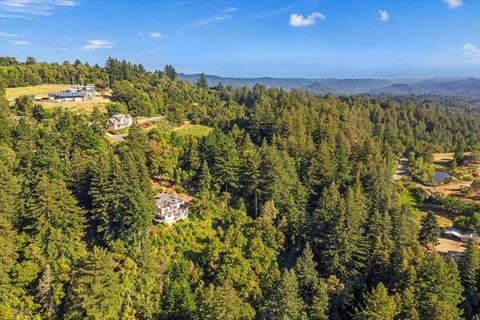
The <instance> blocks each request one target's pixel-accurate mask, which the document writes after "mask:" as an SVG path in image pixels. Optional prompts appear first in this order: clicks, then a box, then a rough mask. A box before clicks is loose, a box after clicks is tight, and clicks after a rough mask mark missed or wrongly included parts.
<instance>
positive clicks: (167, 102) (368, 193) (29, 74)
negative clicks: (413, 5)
mask: <svg viewBox="0 0 480 320" xmlns="http://www.w3.org/2000/svg"><path fill="white" fill-rule="evenodd" d="M80 82H84V83H94V84H98V85H100V86H102V87H103V86H106V87H109V88H110V89H111V90H112V97H113V99H114V100H115V101H114V102H112V103H111V104H109V105H108V106H107V111H108V112H105V113H102V112H101V111H100V110H99V109H95V110H94V111H93V112H92V113H91V114H88V115H86V114H73V113H72V112H69V111H68V110H67V109H65V108H61V107H59V108H56V109H55V110H53V111H46V110H44V108H43V107H42V106H40V105H37V104H35V102H34V101H31V100H30V99H29V98H28V97H23V98H18V99H17V100H16V101H15V102H13V103H9V102H8V101H7V100H6V98H5V95H4V90H3V89H2V90H1V94H0V248H1V250H0V318H1V319H285V320H286V319H319V320H320V319H412V320H415V319H421V320H423V319H428V320H434V319H435V320H437V319H438V320H454V319H475V320H478V319H479V318H480V248H479V245H478V243H476V242H475V241H474V240H472V241H470V242H469V243H468V245H467V249H466V251H465V253H464V255H463V256H462V257H461V258H460V259H459V260H458V261H454V260H453V259H445V258H444V257H442V256H440V255H439V254H438V253H435V252H431V251H430V250H427V249H426V247H427V246H428V244H429V243H434V242H435V241H436V237H437V233H438V230H437V229H438V228H437V226H436V222H435V217H432V216H427V217H426V218H425V219H424V220H423V221H422V223H421V224H419V223H418V221H417V220H416V219H415V218H414V212H413V209H412V208H411V207H409V205H408V204H403V205H400V201H399V197H400V196H399V190H398V186H397V185H396V184H395V183H394V181H393V180H392V176H393V174H394V172H395V168H396V167H397V164H398V159H399V158H400V157H402V156H405V155H409V156H410V157H412V158H413V159H414V160H415V159H429V158H431V155H432V153H433V152H442V151H445V150H454V149H455V148H456V147H457V146H458V145H460V144H461V145H462V146H463V148H464V151H476V150H478V148H479V146H480V140H479V136H480V118H479V111H478V108H476V106H474V105H470V104H468V103H466V102H464V101H459V100H449V99H435V98H428V99H419V98H410V97H400V98H396V97H374V96H368V95H356V96H348V97H347V96H332V95H322V96H318V95H312V94H306V93H304V92H303V91H300V90H291V91H284V90H281V89H277V88H271V89H267V88H266V87H264V86H261V85H256V86H254V87H253V88H246V87H243V88H232V87H225V86H223V85H221V84H219V85H216V84H209V83H207V81H206V78H205V77H204V76H200V79H199V81H198V82H197V83H196V84H190V83H188V82H186V81H182V80H179V79H178V77H177V74H176V71H175V69H174V68H173V67H172V66H169V65H167V66H166V67H165V69H164V70H162V71H155V72H149V71H146V70H145V69H144V68H143V67H142V66H141V65H135V64H131V63H128V62H125V61H119V60H116V59H112V58H110V59H108V61H107V62H106V65H105V66H104V67H100V66H98V65H96V66H89V65H87V64H83V63H81V62H80V61H76V62H75V63H73V64H70V63H68V62H64V63H62V64H56V63H53V64H48V63H37V62H36V61H35V59H33V58H29V59H27V61H26V62H25V63H20V62H18V61H16V60H15V59H13V58H8V57H3V58H1V59H0V84H1V85H2V86H4V87H13V86H26V85H37V84H42V83H65V84H68V83H80ZM212 85H213V86H212ZM117 112H128V113H130V114H132V115H134V116H153V115H165V117H166V119H167V121H168V122H169V123H172V124H181V123H183V122H184V121H187V120H188V121H191V122H192V123H195V124H203V125H207V126H210V127H212V128H213V130H212V132H211V133H209V134H208V135H206V136H204V137H196V136H189V135H180V134H177V133H176V132H175V131H169V130H165V129H162V127H161V126H159V127H158V128H154V129H151V130H149V131H145V130H143V129H142V128H141V127H140V126H139V125H138V124H134V125H133V126H132V127H130V128H129V132H128V137H127V138H126V141H125V142H121V143H118V144H112V143H111V142H110V141H109V140H107V139H106V138H105V123H106V122H107V120H108V117H109V115H111V114H114V113H117ZM158 177H161V178H162V179H164V180H169V181H171V183H172V184H173V185H174V186H175V187H176V190H177V191H178V192H184V193H188V194H190V195H192V196H193V200H192V201H191V202H190V215H189V218H188V219H187V220H184V221H180V222H176V223H175V224H173V225H170V226H169V225H163V224H153V221H152V219H153V216H154V213H155V203H154V196H155V192H154V190H153V188H152V179H153V178H155V179H157V178H158Z"/></svg>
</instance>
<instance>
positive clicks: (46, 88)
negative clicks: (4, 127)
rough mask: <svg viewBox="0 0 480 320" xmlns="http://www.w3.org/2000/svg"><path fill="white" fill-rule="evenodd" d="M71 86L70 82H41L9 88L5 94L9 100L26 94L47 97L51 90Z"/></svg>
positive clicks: (62, 89) (64, 88)
mask: <svg viewBox="0 0 480 320" xmlns="http://www.w3.org/2000/svg"><path fill="white" fill-rule="evenodd" d="M69 87H70V86H69V85H68V84H41V85H38V86H30V87H17V88H7V89H6V92H5V95H6V97H7V100H9V101H13V100H15V98H18V97H20V96H25V95H32V94H33V95H35V96H36V98H46V97H48V93H49V92H56V91H65V90H68V88H69Z"/></svg>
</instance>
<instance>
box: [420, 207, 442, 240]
mask: <svg viewBox="0 0 480 320" xmlns="http://www.w3.org/2000/svg"><path fill="white" fill-rule="evenodd" d="M439 233H440V231H439V228H438V222H437V217H436V216H435V214H434V213H433V212H432V211H429V212H428V213H427V216H426V217H425V218H424V219H423V220H422V226H421V228H420V234H419V240H420V243H421V244H423V245H424V246H426V245H428V244H429V243H431V244H433V245H434V246H435V245H437V244H438V236H439Z"/></svg>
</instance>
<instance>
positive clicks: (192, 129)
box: [172, 121, 213, 137]
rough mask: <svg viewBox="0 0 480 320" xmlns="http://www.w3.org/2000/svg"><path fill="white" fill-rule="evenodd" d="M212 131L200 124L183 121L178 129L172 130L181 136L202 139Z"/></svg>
mask: <svg viewBox="0 0 480 320" xmlns="http://www.w3.org/2000/svg"><path fill="white" fill-rule="evenodd" d="M212 130H213V129H212V128H210V127H207V126H204V125H202V124H191V123H190V122H189V121H185V123H184V124H182V125H181V126H179V127H176V128H174V129H172V131H174V132H176V133H177V134H179V135H182V136H187V135H190V136H195V137H203V136H206V135H208V134H209V133H210V132H211V131H212Z"/></svg>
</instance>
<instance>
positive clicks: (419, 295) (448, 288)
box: [414, 254, 463, 320]
mask: <svg viewBox="0 0 480 320" xmlns="http://www.w3.org/2000/svg"><path fill="white" fill-rule="evenodd" d="M414 286H415V288H416V291H415V297H416V300H417V301H421V303H419V305H418V307H417V310H418V313H419V315H420V319H426V320H434V319H435V320H436V319H441V320H447V319H450V320H457V319H461V317H460V315H461V313H462V311H461V310H460V309H459V305H460V303H461V302H462V300H463V299H462V286H461V284H460V275H459V272H458V269H457V267H456V264H455V262H454V261H453V260H449V261H447V262H444V261H443V260H442V258H441V257H440V256H439V255H438V254H429V255H426V257H425V259H424V261H423V263H422V264H421V266H420V267H419V270H418V276H417V281H416V283H415V284H414Z"/></svg>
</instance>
